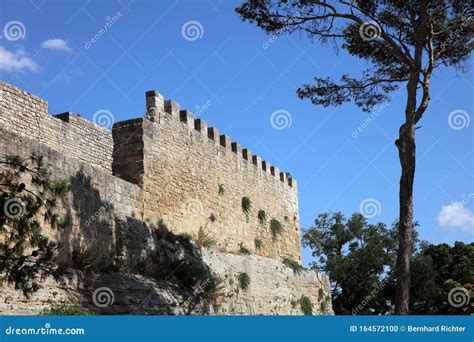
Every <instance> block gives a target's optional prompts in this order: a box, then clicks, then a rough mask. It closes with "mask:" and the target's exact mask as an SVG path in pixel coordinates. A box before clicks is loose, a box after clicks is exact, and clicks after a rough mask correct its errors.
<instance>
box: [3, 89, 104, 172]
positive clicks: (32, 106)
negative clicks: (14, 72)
mask: <svg viewBox="0 0 474 342" xmlns="http://www.w3.org/2000/svg"><path fill="white" fill-rule="evenodd" d="M0 125H1V127H3V128H4V129H6V130H8V131H11V132H16V133H17V134H18V135H20V136H25V137H29V138H31V139H34V140H35V141H37V142H38V143H42V144H45V145H46V146H49V147H51V148H53V149H55V150H58V151H61V152H62V153H64V154H67V155H69V156H71V157H74V158H77V159H79V160H82V161H84V162H86V163H89V164H91V165H97V166H100V167H103V168H104V169H106V170H109V171H110V170H112V149H113V141H112V134H111V132H110V131H108V130H106V129H105V128H102V127H100V126H98V125H95V124H94V123H92V122H90V121H89V120H86V119H84V118H81V117H80V116H79V115H77V114H73V113H70V112H66V113H61V114H58V115H55V116H52V115H48V102H47V101H45V100H43V99H41V98H39V97H36V96H34V95H32V94H30V93H28V92H26V91H24V90H22V89H20V88H17V87H14V86H12V85H10V84H7V83H5V82H3V81H0Z"/></svg>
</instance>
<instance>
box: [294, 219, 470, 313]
mask: <svg viewBox="0 0 474 342" xmlns="http://www.w3.org/2000/svg"><path fill="white" fill-rule="evenodd" d="M413 225H414V226H415V227H416V226H417V223H416V222H415V223H414V224H413ZM397 230H398V229H397V223H395V224H393V225H392V226H391V227H390V228H388V227H387V226H386V225H385V224H383V223H378V224H375V225H372V224H368V223H367V220H366V219H365V218H364V217H363V216H362V215H361V214H359V213H354V214H353V215H352V216H351V217H350V218H349V219H347V218H345V217H344V215H343V214H342V213H340V212H337V213H323V214H320V215H319V216H318V218H317V219H316V220H315V224H314V226H313V227H311V228H309V229H307V230H306V231H305V232H304V234H303V245H304V246H306V247H309V248H311V250H312V254H313V256H314V257H315V258H316V259H315V261H313V262H312V263H310V265H311V268H313V269H316V270H318V271H322V272H324V273H325V274H327V275H329V278H330V279H331V285H332V289H331V292H332V303H333V310H334V312H335V314H336V315H350V314H357V315H374V314H382V315H384V314H392V313H393V310H394V304H395V296H394V291H395V286H396V285H395V284H396V282H395V264H396V250H397V245H398V240H397ZM413 241H414V242H415V243H414V245H413V248H412V253H411V254H412V256H411V258H412V260H413V261H412V268H411V279H412V282H411V296H410V307H409V309H410V312H411V313H412V314H418V315H452V314H457V315H462V314H464V315H465V314H469V313H470V312H471V311H470V310H471V307H470V306H469V303H470V302H471V303H472V302H473V301H474V298H472V296H473V294H472V293H473V290H474V286H473V285H474V243H471V244H464V243H462V242H456V243H455V244H454V246H453V247H450V246H449V245H447V244H439V245H432V244H429V243H428V242H426V241H422V242H419V241H418V239H417V236H416V232H415V233H414V236H413ZM450 293H451V294H450ZM456 293H457V294H456ZM456 296H458V297H457V298H456ZM469 296H470V297H469ZM450 300H451V303H450V302H449V301H450ZM453 303H454V305H452V304H453Z"/></svg>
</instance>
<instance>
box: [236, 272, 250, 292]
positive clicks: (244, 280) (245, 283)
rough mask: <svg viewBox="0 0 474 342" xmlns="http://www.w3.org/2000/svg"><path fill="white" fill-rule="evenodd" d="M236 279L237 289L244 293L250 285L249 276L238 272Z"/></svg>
mask: <svg viewBox="0 0 474 342" xmlns="http://www.w3.org/2000/svg"><path fill="white" fill-rule="evenodd" d="M237 279H238V281H239V287H240V288H241V289H242V290H244V291H245V290H246V289H247V288H248V287H249V284H250V277H249V275H248V274H247V273H245V272H240V273H239V275H238V277H237Z"/></svg>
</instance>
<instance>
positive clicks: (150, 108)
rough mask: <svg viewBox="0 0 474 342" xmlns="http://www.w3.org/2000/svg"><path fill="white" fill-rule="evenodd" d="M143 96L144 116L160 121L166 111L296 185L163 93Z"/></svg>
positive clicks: (280, 178)
mask: <svg viewBox="0 0 474 342" xmlns="http://www.w3.org/2000/svg"><path fill="white" fill-rule="evenodd" d="M145 97H146V109H147V111H146V114H145V118H147V119H149V120H151V121H156V120H158V121H160V119H161V118H160V113H166V114H168V115H169V116H170V117H171V119H172V120H179V121H181V122H182V123H183V124H184V125H185V126H187V127H188V129H189V130H192V129H194V130H196V131H197V132H199V133H201V134H202V135H204V136H206V135H207V137H208V138H209V139H210V140H212V141H214V142H215V143H216V144H218V145H220V146H222V147H223V148H224V149H226V150H227V151H230V152H233V153H235V154H236V155H237V156H238V157H239V158H242V159H243V160H245V161H247V162H250V163H252V164H253V165H254V166H255V167H256V169H257V170H262V171H264V172H266V173H268V174H269V175H271V176H273V177H274V178H275V179H277V180H280V181H281V182H283V183H285V184H288V185H289V186H290V187H296V180H294V179H293V178H292V177H288V174H287V173H286V172H281V171H280V170H279V169H278V168H277V167H275V166H271V165H270V163H269V162H267V161H265V160H262V158H261V157H260V156H258V155H253V154H252V151H251V150H250V149H248V148H242V146H241V145H240V144H239V143H238V142H235V141H232V139H231V137H229V136H228V135H225V134H220V131H219V129H218V128H216V127H209V125H208V123H207V122H206V121H204V120H203V119H197V118H195V116H194V114H193V113H192V112H191V111H189V110H180V105H179V103H177V102H175V101H174V100H171V99H169V100H164V97H163V95H161V94H160V93H159V92H157V91H156V90H150V91H147V92H146V93H145Z"/></svg>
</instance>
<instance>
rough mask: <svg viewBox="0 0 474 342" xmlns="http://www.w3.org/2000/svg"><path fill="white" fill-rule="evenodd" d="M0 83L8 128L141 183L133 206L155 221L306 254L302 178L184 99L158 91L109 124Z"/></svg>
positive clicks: (236, 245)
mask: <svg viewBox="0 0 474 342" xmlns="http://www.w3.org/2000/svg"><path fill="white" fill-rule="evenodd" d="M0 86H1V91H2V94H1V98H0V110H1V113H0V124H1V127H2V129H4V130H7V131H12V132H15V133H16V134H18V135H20V136H25V137H28V138H30V139H34V140H35V141H36V142H38V143H40V144H44V145H46V146H47V147H49V148H52V149H54V150H56V151H59V152H60V153H62V154H65V155H67V156H68V157H72V158H76V159H78V160H80V161H82V162H85V163H87V164H90V165H91V166H94V167H98V168H100V169H102V170H103V171H105V172H108V173H109V174H110V177H118V178H121V179H123V180H125V181H127V182H130V183H133V184H136V185H138V186H139V187H140V188H141V189H142V194H141V195H140V196H141V199H140V200H141V204H140V205H135V206H134V207H135V208H137V210H140V212H139V213H137V215H140V216H141V217H142V218H143V219H145V220H146V221H149V222H157V221H158V220H163V221H164V223H165V224H167V225H168V226H169V227H170V229H172V230H174V231H176V232H178V233H184V232H185V233H190V234H193V235H197V232H198V230H199V228H200V227H202V228H203V229H204V230H205V231H206V232H207V233H208V234H209V235H210V236H212V237H213V238H214V239H215V240H216V241H217V246H216V247H217V248H218V249H220V250H222V251H227V252H232V253H238V252H239V250H240V246H241V245H242V246H244V247H246V248H247V249H250V250H251V251H252V253H254V254H257V255H262V256H266V257H271V258H275V259H281V258H284V257H287V258H291V259H294V260H297V261H300V260H301V257H300V230H299V213H298V198H297V189H296V181H295V180H293V179H292V178H288V177H287V174H286V173H283V172H280V171H279V169H278V168H277V167H275V166H271V165H270V164H269V163H268V162H267V161H264V160H262V159H261V158H260V157H259V156H257V155H253V154H252V152H251V151H250V150H249V149H248V148H242V147H241V145H240V144H239V143H237V142H233V141H232V139H231V138H230V137H229V136H227V135H224V134H220V132H219V130H218V129H217V128H214V127H208V124H207V123H206V122H205V121H204V120H202V119H195V118H194V116H193V114H192V113H191V112H189V111H187V110H180V108H179V105H178V104H177V103H176V102H174V101H172V100H164V98H163V96H162V95H160V94H159V93H158V92H156V91H149V92H147V93H146V114H145V117H143V118H138V119H132V120H127V121H123V122H117V123H115V124H114V125H113V129H112V132H110V131H108V130H106V129H104V128H102V127H100V126H98V125H96V124H94V123H92V122H90V121H88V120H86V119H84V118H81V117H80V116H78V115H76V114H72V113H69V112H67V113H63V114H59V115H56V116H51V115H49V114H48V105H47V102H46V101H44V100H42V99H40V98H38V97H35V96H33V95H31V94H29V93H27V92H25V91H23V90H21V89H19V88H16V87H14V86H11V85H9V84H6V83H4V82H1V83H0ZM244 197H247V198H248V199H250V201H251V206H250V208H249V210H248V211H247V212H245V211H244V210H243V208H242V199H243V198H244ZM259 211H264V212H265V216H266V218H265V220H259V218H258V212H259ZM272 219H275V220H278V222H280V223H281V225H282V226H283V231H282V232H281V235H279V234H276V235H275V234H274V233H272V230H271V229H270V221H271V220H272ZM256 240H259V241H260V242H261V247H260V248H257V247H256V243H255V241H256Z"/></svg>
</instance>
